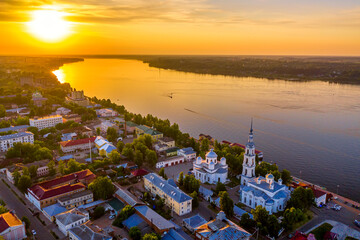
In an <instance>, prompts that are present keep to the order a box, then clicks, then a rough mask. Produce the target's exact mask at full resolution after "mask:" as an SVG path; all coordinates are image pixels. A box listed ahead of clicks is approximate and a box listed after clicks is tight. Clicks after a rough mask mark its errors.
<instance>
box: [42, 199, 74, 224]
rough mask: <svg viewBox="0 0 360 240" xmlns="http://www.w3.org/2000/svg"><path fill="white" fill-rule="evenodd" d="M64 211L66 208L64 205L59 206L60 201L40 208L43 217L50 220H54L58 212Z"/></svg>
mask: <svg viewBox="0 0 360 240" xmlns="http://www.w3.org/2000/svg"><path fill="white" fill-rule="evenodd" d="M66 211H68V209H66V207H63V206H61V205H60V203H55V204H53V205H50V206H47V207H44V208H43V209H42V212H43V214H44V215H45V217H46V218H47V219H49V220H50V221H51V222H54V221H55V217H56V215H58V214H60V213H64V212H66Z"/></svg>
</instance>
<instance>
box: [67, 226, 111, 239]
mask: <svg viewBox="0 0 360 240" xmlns="http://www.w3.org/2000/svg"><path fill="white" fill-rule="evenodd" d="M69 239H70V240H112V239H113V238H112V237H111V236H110V235H109V234H107V233H106V232H105V231H104V230H103V229H101V228H100V227H98V226H96V225H94V224H93V223H92V222H91V221H87V222H86V223H84V224H81V225H78V226H76V227H73V228H71V229H70V230H69Z"/></svg>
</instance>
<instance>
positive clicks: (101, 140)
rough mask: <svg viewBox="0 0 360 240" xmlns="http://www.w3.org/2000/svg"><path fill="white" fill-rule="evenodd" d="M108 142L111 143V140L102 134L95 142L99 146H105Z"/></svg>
mask: <svg viewBox="0 0 360 240" xmlns="http://www.w3.org/2000/svg"><path fill="white" fill-rule="evenodd" d="M106 143H109V141H108V140H106V139H105V138H103V137H102V136H97V137H96V139H95V144H96V145H98V146H103V145H104V144H106Z"/></svg>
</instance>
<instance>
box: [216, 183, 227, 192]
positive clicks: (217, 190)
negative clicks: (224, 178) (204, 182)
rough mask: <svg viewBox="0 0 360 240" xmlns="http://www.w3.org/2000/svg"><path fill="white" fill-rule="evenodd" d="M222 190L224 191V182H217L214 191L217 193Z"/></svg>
mask: <svg viewBox="0 0 360 240" xmlns="http://www.w3.org/2000/svg"><path fill="white" fill-rule="evenodd" d="M223 191H226V186H225V184H223V183H222V182H217V184H216V188H215V192H216V193H219V192H223Z"/></svg>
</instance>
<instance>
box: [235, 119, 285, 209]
mask: <svg viewBox="0 0 360 240" xmlns="http://www.w3.org/2000/svg"><path fill="white" fill-rule="evenodd" d="M255 167H256V161H255V144H254V135H253V128H252V122H251V128H250V133H249V139H248V142H247V143H246V147H245V154H244V161H243V171H242V174H241V186H240V191H239V193H240V200H239V202H241V203H243V204H245V205H246V206H248V207H250V208H256V207H257V206H259V205H260V206H263V207H264V208H265V209H266V210H267V211H268V212H269V213H270V214H272V213H276V212H278V211H282V210H284V209H285V206H286V202H287V201H288V200H289V198H290V190H289V188H288V187H287V186H286V185H283V184H282V180H281V179H279V180H278V181H277V182H276V181H275V179H274V176H273V175H272V174H267V175H266V177H265V178H264V177H262V176H259V177H255Z"/></svg>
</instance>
